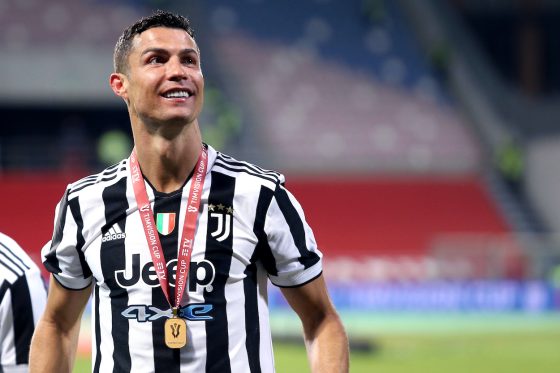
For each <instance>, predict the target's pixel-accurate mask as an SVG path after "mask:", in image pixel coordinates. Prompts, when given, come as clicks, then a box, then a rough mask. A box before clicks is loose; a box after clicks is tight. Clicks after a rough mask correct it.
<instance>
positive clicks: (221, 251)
mask: <svg viewBox="0 0 560 373" xmlns="http://www.w3.org/2000/svg"><path fill="white" fill-rule="evenodd" d="M114 59H115V61H114V62H115V72H114V73H113V74H111V76H110V85H111V88H112V89H113V91H114V92H115V94H116V95H118V96H119V97H121V98H122V99H123V100H124V101H125V103H126V105H127V107H128V112H129V115H130V122H131V127H132V134H133V137H134V144H135V148H134V150H133V152H132V154H131V156H130V157H129V158H128V159H125V160H123V161H121V162H120V163H118V164H116V165H114V166H112V167H109V168H107V169H106V170H104V171H102V172H101V173H99V174H97V175H92V176H89V177H86V178H84V179H82V180H79V181H77V182H75V183H72V184H70V185H69V186H68V188H67V190H66V192H65V194H64V196H63V198H62V200H61V202H60V203H59V205H58V206H57V209H56V225H55V229H54V234H53V238H52V240H51V241H50V242H49V243H48V244H47V245H45V247H44V249H43V252H42V254H43V260H44V264H45V266H46V268H47V269H48V270H49V271H50V272H51V273H52V279H51V286H50V292H49V299H48V304H47V309H46V311H45V313H44V315H43V317H42V319H41V321H40V323H39V325H38V327H37V331H36V333H35V335H34V337H33V343H32V348H31V358H30V360H31V371H32V372H70V371H71V369H72V365H73V359H74V356H75V351H76V342H77V336H78V332H79V323H80V318H81V314H82V312H83V309H84V307H85V305H86V303H87V301H88V299H89V296H90V294H91V293H92V292H93V311H92V313H93V325H92V331H93V356H92V361H93V371H94V372H166V373H167V372H220V373H222V372H273V371H274V361H273V352H272V347H271V346H272V343H271V336H270V325H269V316H268V302H267V291H266V289H267V282H268V280H270V281H271V282H272V283H273V284H274V285H277V286H280V287H281V288H282V291H283V293H284V295H285V297H286V299H287V300H288V302H289V303H290V305H291V306H292V307H293V308H294V310H295V311H296V312H297V314H298V315H299V316H300V318H301V320H302V324H303V331H304V339H305V342H306V346H307V349H308V355H309V359H310V365H311V367H312V370H313V371H314V372H346V371H347V370H348V342H347V338H346V334H345V332H344V329H343V326H342V324H341V322H340V319H339V317H338V315H337V313H336V311H335V309H334V308H333V305H332V303H331V301H330V299H329V296H328V293H327V290H326V286H325V283H324V280H323V277H322V264H321V253H320V251H319V250H318V248H317V245H316V242H315V239H314V237H313V233H312V231H311V228H310V227H309V226H308V224H307V222H306V221H305V218H304V215H303V211H302V208H301V206H300V205H299V204H298V202H297V201H296V200H295V198H294V197H293V196H292V195H291V194H290V193H289V192H288V191H287V190H286V189H285V187H284V176H283V175H281V174H279V173H277V172H274V171H267V170H264V169H262V168H260V167H258V166H255V165H252V164H250V163H247V162H241V161H237V160H235V159H234V158H232V157H229V156H227V155H225V154H222V153H220V152H219V151H217V150H215V149H213V148H212V147H211V146H209V145H206V144H204V143H203V142H202V138H201V135H200V130H199V125H198V117H199V114H200V112H201V110H202V105H203V101H204V100H203V97H204V77H203V74H202V71H201V67H200V66H201V65H200V50H199V48H198V46H197V44H196V41H195V39H194V36H193V31H192V29H191V27H190V25H189V22H188V20H187V19H185V18H184V17H182V16H178V15H174V14H171V13H167V12H161V11H158V12H156V13H155V14H153V15H152V16H149V17H147V18H144V19H142V20H140V21H138V22H137V23H135V24H134V25H132V26H130V27H129V28H128V29H126V30H125V31H124V33H123V35H122V36H121V38H120V39H119V41H118V42H117V45H116V48H115V55H114ZM52 346H56V348H54V349H53V348H52Z"/></svg>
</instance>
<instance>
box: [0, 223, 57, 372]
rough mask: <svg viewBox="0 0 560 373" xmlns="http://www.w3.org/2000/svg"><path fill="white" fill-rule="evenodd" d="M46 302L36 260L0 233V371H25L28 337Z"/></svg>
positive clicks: (44, 290)
mask: <svg viewBox="0 0 560 373" xmlns="http://www.w3.org/2000/svg"><path fill="white" fill-rule="evenodd" d="M46 301H47V289H46V288H45V284H44V282H43V278H42V277H41V272H40V271H39V268H38V267H37V265H36V264H35V262H33V260H32V259H31V258H30V257H29V256H28V255H27V254H26V253H25V251H23V249H22V248H21V247H20V246H19V245H18V244H17V243H16V242H15V241H14V240H13V239H11V238H10V237H8V236H6V235H5V234H3V233H0V372H4V373H23V372H27V371H28V365H27V363H28V361H29V344H30V343H31V336H32V335H33V330H34V329H35V325H36V324H37V322H38V321H39V317H40V316H41V313H42V312H43V309H44V308H45V303H46Z"/></svg>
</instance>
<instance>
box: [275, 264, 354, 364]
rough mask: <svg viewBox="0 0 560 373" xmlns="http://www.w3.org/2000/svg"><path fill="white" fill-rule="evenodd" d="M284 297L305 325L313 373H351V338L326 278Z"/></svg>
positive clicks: (295, 289)
mask: <svg viewBox="0 0 560 373" xmlns="http://www.w3.org/2000/svg"><path fill="white" fill-rule="evenodd" d="M282 293H283V294H284V296H285V297H286V300H287V301H288V303H289V304H290V306H291V307H292V308H293V309H294V311H295V312H296V313H297V314H298V316H299V318H300V319H301V322H302V324H303V333H304V339H305V346H306V348H307V355H308V357H309V362H310V364H311V371H312V372H321V373H323V372H325V373H326V372H336V373H339V372H343V373H345V372H348V337H347V336H346V332H345V331H344V327H343V325H342V323H341V321H340V318H339V317H338V314H337V313H336V310H335V309H334V306H333V304H332V303H331V300H330V298H329V295H328V293H327V287H326V285H325V281H324V279H323V276H322V275H321V276H319V277H318V278H316V279H315V280H313V281H311V282H310V283H308V284H305V285H303V286H300V287H295V288H282Z"/></svg>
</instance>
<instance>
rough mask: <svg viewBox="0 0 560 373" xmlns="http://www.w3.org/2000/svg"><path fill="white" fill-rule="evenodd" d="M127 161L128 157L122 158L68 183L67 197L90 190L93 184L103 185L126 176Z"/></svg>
mask: <svg viewBox="0 0 560 373" xmlns="http://www.w3.org/2000/svg"><path fill="white" fill-rule="evenodd" d="M127 162H128V159H123V160H122V161H120V162H119V163H116V164H114V165H112V166H109V167H107V168H106V169H104V170H103V171H101V172H98V173H96V174H91V175H89V176H86V177H83V178H81V179H79V180H77V181H75V182H73V183H70V184H69V185H68V190H67V193H68V198H69V199H70V198H72V197H75V196H77V195H79V194H82V193H89V192H92V191H93V189H94V188H93V187H94V186H101V187H103V186H104V185H109V184H113V183H114V182H116V181H118V180H119V179H122V178H123V177H127V175H128V173H127V172H126V170H128V167H127ZM94 193H95V192H94Z"/></svg>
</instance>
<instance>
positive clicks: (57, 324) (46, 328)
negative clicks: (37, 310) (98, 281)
mask: <svg viewBox="0 0 560 373" xmlns="http://www.w3.org/2000/svg"><path fill="white" fill-rule="evenodd" d="M90 295H91V286H88V287H87V288H85V289H83V290H68V289H65V288H64V287H62V285H60V284H59V283H58V281H56V280H55V279H54V278H53V277H52V276H51V281H50V287H49V296H48V298H47V306H46V308H45V312H44V313H43V316H42V317H41V319H40V320H39V323H38V324H37V328H36V329H35V334H34V335H33V339H32V341H31V351H30V354H29V371H30V372H31V373H43V372H45V373H47V372H53V373H54V372H57V373H58V372H68V373H70V372H71V371H72V367H73V365H74V358H75V355H76V348H77V345H78V334H79V332H80V320H81V318H82V313H83V311H84V308H85V306H86V304H87V301H88V299H89V296H90Z"/></svg>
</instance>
